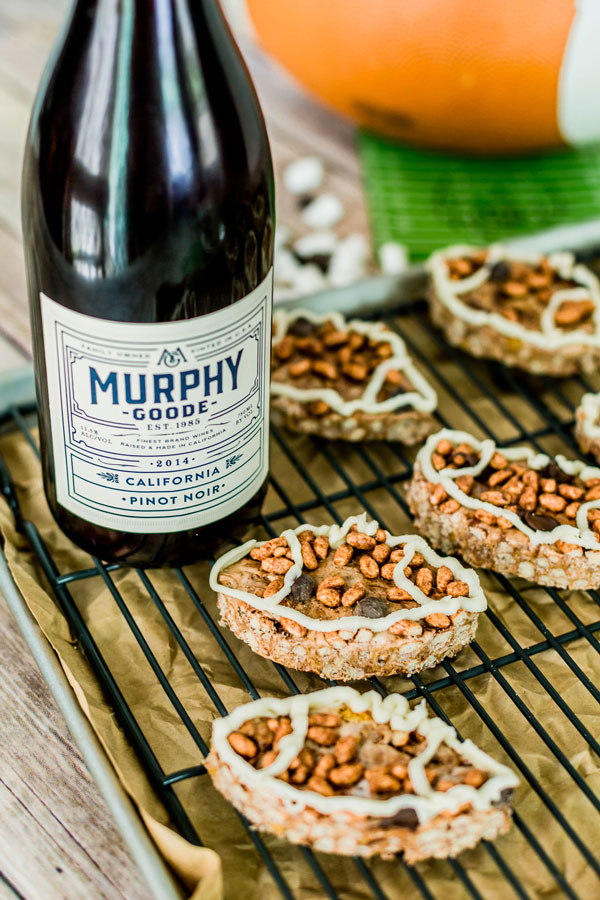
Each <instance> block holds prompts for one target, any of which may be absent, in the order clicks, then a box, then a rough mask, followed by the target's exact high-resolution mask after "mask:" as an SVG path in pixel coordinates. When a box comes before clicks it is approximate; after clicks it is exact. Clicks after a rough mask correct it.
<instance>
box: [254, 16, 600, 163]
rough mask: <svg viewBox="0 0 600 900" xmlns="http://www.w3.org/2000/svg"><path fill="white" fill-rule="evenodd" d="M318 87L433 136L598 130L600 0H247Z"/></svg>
mask: <svg viewBox="0 0 600 900" xmlns="http://www.w3.org/2000/svg"><path fill="white" fill-rule="evenodd" d="M247 2H248V7H249V12H250V16H251V19H252V21H253V23H254V26H255V28H256V31H257V34H258V38H259V41H260V42H261V43H262V45H263V47H264V48H265V49H266V50H267V52H268V53H270V54H271V55H272V56H274V57H275V58H276V59H277V60H279V62H281V63H282V64H283V65H284V66H285V67H286V68H287V69H288V70H289V71H290V72H291V73H292V74H293V75H294V76H295V77H296V78H297V79H298V80H299V81H300V82H301V83H302V84H303V85H304V86H305V87H306V88H307V89H308V90H309V91H310V92H311V93H312V94H314V95H315V96H316V97H317V98H319V99H321V100H322V101H324V102H325V103H326V104H328V105H329V106H330V107H333V108H334V109H336V110H337V111H338V112H341V113H343V114H345V115H347V116H350V117H351V118H352V119H354V120H355V121H357V122H359V123H361V124H362V125H364V126H366V127H367V128H369V129H371V130H373V131H376V132H379V133H382V134H387V135H391V136H393V137H395V138H399V139H401V140H402V141H405V142H408V143H411V144H414V145H417V146H424V147H437V148H446V149H453V150H467V151H474V152H484V153H494V152H519V151H526V150H532V149H538V148H545V147H552V146H558V145H561V144H579V143H584V142H588V141H593V140H598V139H599V138H600V103H599V102H598V96H599V94H600V52H598V40H599V36H600V0H578V2H575V0H301V2H299V0H247Z"/></svg>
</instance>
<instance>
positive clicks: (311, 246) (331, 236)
mask: <svg viewBox="0 0 600 900" xmlns="http://www.w3.org/2000/svg"><path fill="white" fill-rule="evenodd" d="M337 242H338V238H337V235H336V234H335V233H334V232H333V231H311V232H309V233H308V234H305V235H303V236H302V237H301V238H298V240H297V241H296V242H295V243H294V250H295V251H296V253H297V254H298V256H301V257H303V258H306V257H309V256H316V255H317V254H319V253H324V254H331V253H333V251H334V250H335V247H336V245H337Z"/></svg>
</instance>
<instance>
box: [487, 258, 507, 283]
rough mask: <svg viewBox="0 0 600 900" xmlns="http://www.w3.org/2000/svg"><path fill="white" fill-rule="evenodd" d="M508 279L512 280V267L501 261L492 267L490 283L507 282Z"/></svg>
mask: <svg viewBox="0 0 600 900" xmlns="http://www.w3.org/2000/svg"><path fill="white" fill-rule="evenodd" d="M507 278H510V266H509V265H508V263H507V262H506V261H505V260H503V259H501V260H499V261H498V262H496V263H494V265H493V266H492V267H491V269H490V281H506V279H507Z"/></svg>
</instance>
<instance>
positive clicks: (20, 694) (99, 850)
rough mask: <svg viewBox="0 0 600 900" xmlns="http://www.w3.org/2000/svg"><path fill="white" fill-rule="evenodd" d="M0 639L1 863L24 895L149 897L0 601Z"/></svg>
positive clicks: (35, 899)
mask: <svg viewBox="0 0 600 900" xmlns="http://www.w3.org/2000/svg"><path fill="white" fill-rule="evenodd" d="M0 646H1V647H2V668H3V678H2V684H1V685H0V733H2V734H3V735H10V739H9V740H6V739H4V740H2V741H0V773H1V774H0V809H2V810H3V814H2V816H0V871H2V872H3V874H4V875H5V877H6V878H7V879H8V881H9V882H10V883H11V884H12V885H13V886H14V887H15V888H16V889H17V890H18V891H19V892H20V893H21V894H22V895H23V896H24V897H26V898H28V900H29V898H31V900H41V898H43V900H66V898H68V900H89V898H90V897H92V896H93V897H94V898H96V897H98V898H103V900H105V898H106V900H147V897H148V891H147V888H146V886H145V884H144V883H143V882H142V880H141V876H140V875H139V873H138V871H137V869H136V867H135V865H134V863H133V861H132V860H131V857H130V856H129V853H128V851H127V849H126V848H125V846H124V844H123V841H122V838H121V836H120V834H119V832H118V831H117V829H116V826H115V825H114V823H113V821H112V817H111V815H110V813H109V811H108V809H107V808H106V806H105V804H104V801H103V800H102V799H101V797H100V796H99V794H98V789H97V788H96V785H95V783H94V782H93V781H92V779H91V777H90V775H89V774H88V772H87V770H86V768H85V764H84V762H83V760H82V758H81V756H80V754H79V752H78V750H77V748H76V747H75V745H74V744H73V741H72V739H71V737H70V735H69V734H68V732H67V729H66V726H65V724H64V722H63V720H62V716H61V714H60V712H59V711H58V709H57V708H56V706H55V704H54V701H53V699H52V696H51V694H50V691H49V689H48V687H47V686H46V683H45V682H44V680H43V679H42V677H41V675H40V673H39V671H38V669H37V667H36V666H35V664H34V663H33V661H32V660H31V656H30V654H29V650H28V648H27V645H26V644H25V642H24V640H23V638H22V637H21V634H20V632H19V631H18V628H17V626H16V624H15V623H14V620H13V619H12V616H11V615H10V613H9V611H8V609H7V607H6V606H5V604H4V601H2V600H1V599H0ZM24 848H27V849H26V851H25V850H24Z"/></svg>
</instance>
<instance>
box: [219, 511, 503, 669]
mask: <svg viewBox="0 0 600 900" xmlns="http://www.w3.org/2000/svg"><path fill="white" fill-rule="evenodd" d="M210 584H211V587H212V589H213V590H214V591H217V593H218V604H219V609H220V611H221V615H222V622H223V623H224V624H226V625H228V626H229V627H230V628H231V630H232V631H233V632H234V634H235V635H236V636H237V637H239V638H240V639H241V640H242V641H245V642H246V643H247V644H249V645H250V647H251V648H252V650H254V652H255V653H258V654H259V655H260V656H265V657H267V659H271V660H273V661H274V662H278V663H282V664H283V665H285V666H289V667H290V668H292V669H300V670H302V671H305V672H316V673H317V674H318V675H322V676H323V677H324V678H335V679H338V680H340V681H350V680H352V679H357V678H367V677H369V676H370V675H393V674H395V673H402V674H406V675H410V674H413V673H414V672H420V671H421V669H425V668H430V667H431V666H435V665H437V664H438V663H439V662H440V661H441V660H443V659H445V658H446V657H448V656H455V655H456V654H457V653H458V652H459V650H461V649H462V648H463V647H464V646H466V645H467V644H468V643H469V642H470V641H472V640H473V638H474V636H475V631H476V629H477V617H478V614H479V613H480V612H481V611H482V610H484V609H485V608H486V600H485V596H484V594H483V591H482V589H481V585H480V584H479V578H478V576H477V574H476V573H475V572H473V571H472V570H469V569H465V568H464V567H463V566H461V565H460V563H458V562H457V560H455V559H445V558H443V557H440V556H438V555H437V554H436V553H435V552H434V551H433V550H432V549H431V548H430V547H429V546H428V545H427V543H426V542H425V541H424V540H423V539H422V538H420V537H418V536H417V535H414V534H411V535H406V534H405V535H400V536H392V535H391V534H389V533H388V532H387V531H384V529H383V528H380V527H379V525H378V524H377V522H375V521H368V520H367V518H366V515H365V514H364V513H363V514H362V515H361V516H351V517H350V518H349V519H346V521H345V522H344V524H343V525H341V526H339V525H331V526H329V525H322V526H320V527H313V526H312V525H301V526H299V527H298V528H296V529H295V530H292V529H288V530H287V531H284V532H283V534H282V535H281V536H280V537H277V538H273V539H271V540H269V541H265V542H263V543H258V542H257V541H248V542H247V543H246V544H244V545H243V546H241V547H238V548H236V549H234V550H231V551H230V552H229V553H226V554H225V555H224V556H222V557H221V558H220V559H219V560H218V561H217V563H216V564H215V565H214V566H213V569H212V572H211V578H210Z"/></svg>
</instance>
